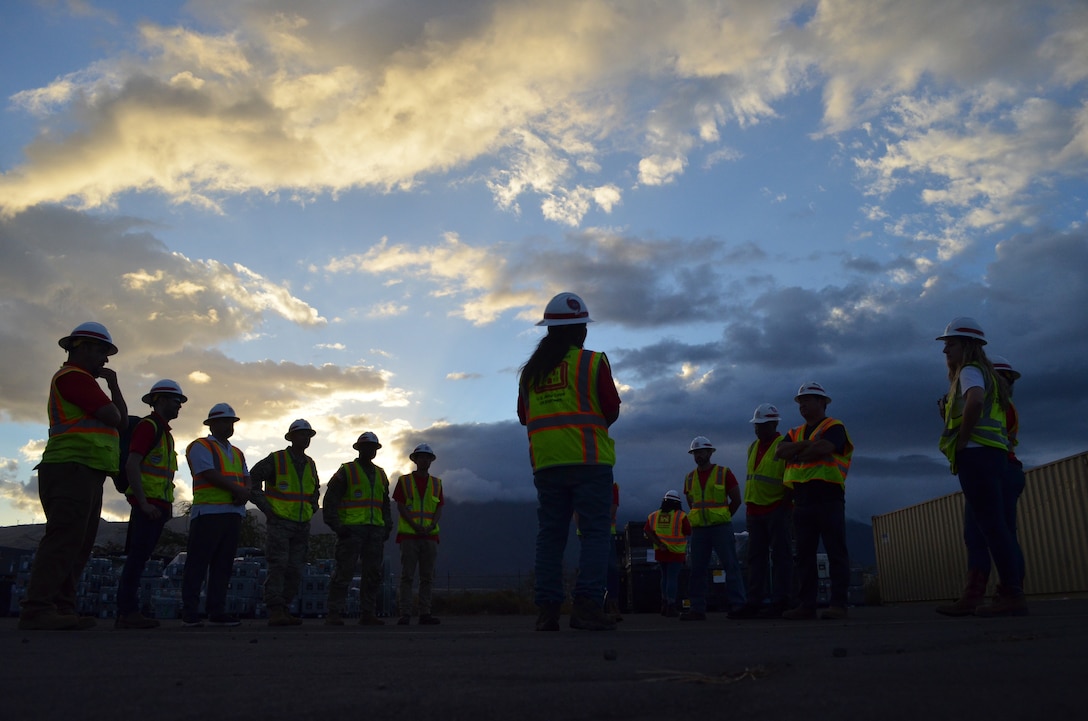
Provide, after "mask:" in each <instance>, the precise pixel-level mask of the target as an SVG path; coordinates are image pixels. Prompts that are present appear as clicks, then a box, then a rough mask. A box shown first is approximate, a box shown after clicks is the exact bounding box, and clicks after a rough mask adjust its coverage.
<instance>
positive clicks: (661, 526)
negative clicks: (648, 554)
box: [642, 491, 691, 618]
mask: <svg viewBox="0 0 1088 721" xmlns="http://www.w3.org/2000/svg"><path fill="white" fill-rule="evenodd" d="M642 532H643V534H644V535H645V536H646V538H648V539H649V540H650V543H652V544H653V547H654V560H655V561H657V565H658V567H659V568H660V570H661V615H662V616H668V617H670V618H675V617H676V616H678V615H680V614H679V606H678V605H677V598H676V596H677V593H678V587H679V582H680V569H681V568H683V567H684V561H685V560H686V558H687V549H688V538H689V537H690V536H691V521H689V520H688V515H687V514H686V513H684V509H683V504H682V502H681V500H680V494H679V493H677V492H676V491H668V492H666V493H665V497H664V498H662V499H661V508H659V509H658V510H656V511H654V512H653V513H651V514H650V515H649V516H647V517H646V525H645V526H643V528H642Z"/></svg>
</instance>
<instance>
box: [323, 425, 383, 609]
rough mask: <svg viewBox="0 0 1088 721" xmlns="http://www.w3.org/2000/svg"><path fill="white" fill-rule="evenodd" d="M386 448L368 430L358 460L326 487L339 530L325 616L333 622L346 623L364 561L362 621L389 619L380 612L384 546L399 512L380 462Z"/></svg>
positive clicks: (329, 517) (327, 509) (327, 512)
mask: <svg viewBox="0 0 1088 721" xmlns="http://www.w3.org/2000/svg"><path fill="white" fill-rule="evenodd" d="M381 447H382V444H381V443H379V442H378V436H376V435H375V434H374V433H371V432H370V431H367V432H365V433H363V434H362V435H360V436H359V439H358V440H357V441H356V442H355V445H353V446H352V448H354V449H355V450H356V451H358V452H359V456H358V458H356V459H355V460H354V461H352V462H350V463H345V464H343V465H341V466H340V468H339V469H337V471H336V473H334V474H333V476H332V478H331V479H329V485H328V488H326V489H325V498H324V499H323V500H322V503H321V514H322V518H323V519H324V520H325V524H326V525H327V526H328V527H329V528H331V529H332V531H333V533H335V534H336V551H335V557H336V568H335V570H334V571H333V574H332V580H331V581H330V583H329V615H328V616H326V617H325V623H326V625H329V626H343V625H344V618H343V613H344V603H345V601H346V600H347V596H348V584H350V583H351V579H352V576H354V575H355V564H356V562H359V563H361V565H362V569H361V571H360V573H361V575H362V587H361V588H360V589H359V605H360V609H361V611H362V614H361V615H360V617H359V625H360V626H381V625H383V624H384V623H385V622H384V621H382V620H381V619H380V618H378V614H377V603H378V586H379V585H381V582H382V552H383V548H384V546H385V542H386V540H388V538H389V535H390V534H391V533H392V531H393V514H392V512H391V509H390V502H389V476H387V475H386V474H385V470H384V469H383V468H382V467H381V466H377V465H375V464H374V457H375V456H376V455H377V454H378V449H379V448H381Z"/></svg>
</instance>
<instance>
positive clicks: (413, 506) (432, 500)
mask: <svg viewBox="0 0 1088 721" xmlns="http://www.w3.org/2000/svg"><path fill="white" fill-rule="evenodd" d="M397 483H399V484H400V487H401V488H402V489H403V491H402V492H403V493H404V505H405V506H406V507H407V508H408V515H409V516H411V518H412V520H413V521H415V522H416V523H417V524H418V525H420V526H425V525H427V524H429V523H431V522H432V521H434V514H435V512H436V511H438V501H439V499H441V498H442V479H441V478H438V477H437V476H427V490H426V491H424V492H423V496H422V497H420V496H419V494H418V493H417V491H418V488H417V487H416V481H415V478H414V477H413V474H411V473H409V474H407V475H403V476H401V477H400V478H398V479H397ZM397 533H403V534H406V535H409V536H419V535H420V533H419V531H417V530H416V529H414V528H412V527H411V526H409V525H408V521H407V520H406V519H405V518H404V517H403V516H402V517H401V518H400V519H399V520H398V521H397ZM427 535H428V536H437V535H438V526H437V525H435V527H434V528H432V529H431V531H430V532H429V533H428V534H427Z"/></svg>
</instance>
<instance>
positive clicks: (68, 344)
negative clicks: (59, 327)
mask: <svg viewBox="0 0 1088 721" xmlns="http://www.w3.org/2000/svg"><path fill="white" fill-rule="evenodd" d="M80 339H82V340H93V341H95V342H97V343H101V344H102V345H104V346H106V347H107V348H109V350H108V351H107V352H106V355H117V346H115V345H114V344H113V343H110V342H109V341H104V340H102V339H101V338H92V337H90V336H86V335H66V336H64V337H63V338H61V339H60V340H58V341H57V345H59V346H60V347H61V348H63V349H64V350H66V351H68V352H69V353H70V352H71V351H72V341H74V340H80Z"/></svg>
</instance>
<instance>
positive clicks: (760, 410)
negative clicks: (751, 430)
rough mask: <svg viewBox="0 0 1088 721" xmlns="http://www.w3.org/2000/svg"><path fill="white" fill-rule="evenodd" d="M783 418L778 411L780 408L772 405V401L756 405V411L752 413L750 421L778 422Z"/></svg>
mask: <svg viewBox="0 0 1088 721" xmlns="http://www.w3.org/2000/svg"><path fill="white" fill-rule="evenodd" d="M779 420H781V416H780V415H779V413H778V409H777V408H775V407H774V406H772V405H771V404H770V403H761V404H760V405H758V406H756V411H755V413H753V414H752V420H750V421H748V422H749V423H771V422H774V423H777V422H778V421H779Z"/></svg>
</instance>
